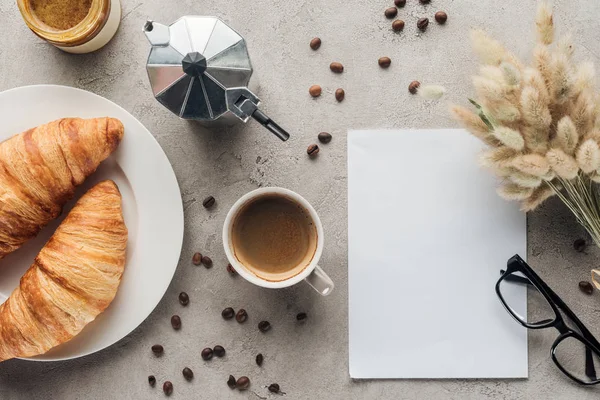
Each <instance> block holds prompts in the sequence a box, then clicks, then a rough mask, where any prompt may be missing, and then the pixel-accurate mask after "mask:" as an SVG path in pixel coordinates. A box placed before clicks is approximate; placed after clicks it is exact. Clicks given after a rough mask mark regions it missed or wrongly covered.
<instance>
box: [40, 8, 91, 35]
mask: <svg viewBox="0 0 600 400" xmlns="http://www.w3.org/2000/svg"><path fill="white" fill-rule="evenodd" d="M29 1H30V5H31V11H32V13H33V14H34V15H35V16H36V17H37V18H38V19H39V20H40V21H42V22H43V23H44V24H46V25H48V26H49V27H51V28H54V29H57V30H59V31H64V30H67V29H71V28H72V27H74V26H75V25H77V24H78V23H80V22H81V21H83V19H84V18H85V17H86V16H87V15H88V12H89V11H90V7H91V6H92V0H29Z"/></svg>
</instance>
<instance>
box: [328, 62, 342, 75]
mask: <svg viewBox="0 0 600 400" xmlns="http://www.w3.org/2000/svg"><path fill="white" fill-rule="evenodd" d="M329 69H330V70H331V72H335V73H336V74H341V73H342V72H344V66H343V65H342V63H339V62H332V63H331V64H329Z"/></svg>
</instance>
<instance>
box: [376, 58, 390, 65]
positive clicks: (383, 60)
mask: <svg viewBox="0 0 600 400" xmlns="http://www.w3.org/2000/svg"><path fill="white" fill-rule="evenodd" d="M377 62H378V63H379V66H380V67H381V68H388V67H389V66H390V64H391V63H392V59H391V58H389V57H381V58H380V59H379V60H377Z"/></svg>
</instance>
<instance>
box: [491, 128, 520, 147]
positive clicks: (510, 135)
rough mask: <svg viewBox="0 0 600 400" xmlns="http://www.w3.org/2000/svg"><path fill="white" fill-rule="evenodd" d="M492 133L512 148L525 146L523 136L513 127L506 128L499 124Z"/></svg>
mask: <svg viewBox="0 0 600 400" xmlns="http://www.w3.org/2000/svg"><path fill="white" fill-rule="evenodd" d="M492 134H493V135H494V136H495V137H496V139H498V140H499V141H500V142H502V144H504V145H505V146H507V147H510V148H511V149H514V150H523V148H524V147H525V140H524V139H523V136H521V134H520V133H519V131H516V130H514V129H511V128H508V127H506V126H499V127H496V129H494V131H493V132H492Z"/></svg>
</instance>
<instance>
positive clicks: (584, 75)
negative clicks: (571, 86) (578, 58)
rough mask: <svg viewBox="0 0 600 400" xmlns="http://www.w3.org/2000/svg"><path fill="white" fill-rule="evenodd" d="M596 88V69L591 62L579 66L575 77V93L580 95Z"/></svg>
mask: <svg viewBox="0 0 600 400" xmlns="http://www.w3.org/2000/svg"><path fill="white" fill-rule="evenodd" d="M595 86H596V68H595V67H594V63H592V62H584V63H581V64H579V66H578V67H577V72H576V75H575V92H576V93H581V92H583V91H584V90H587V89H594V87H595Z"/></svg>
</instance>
